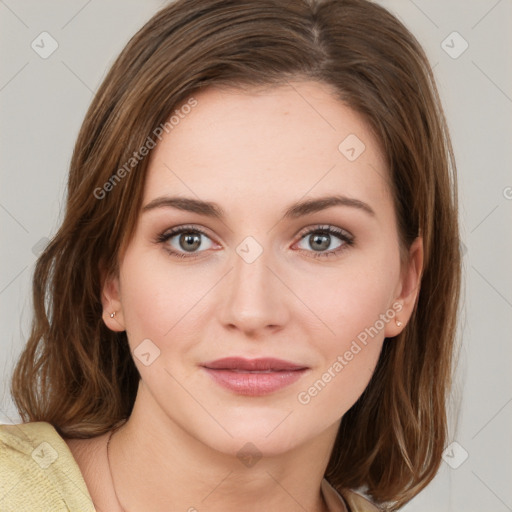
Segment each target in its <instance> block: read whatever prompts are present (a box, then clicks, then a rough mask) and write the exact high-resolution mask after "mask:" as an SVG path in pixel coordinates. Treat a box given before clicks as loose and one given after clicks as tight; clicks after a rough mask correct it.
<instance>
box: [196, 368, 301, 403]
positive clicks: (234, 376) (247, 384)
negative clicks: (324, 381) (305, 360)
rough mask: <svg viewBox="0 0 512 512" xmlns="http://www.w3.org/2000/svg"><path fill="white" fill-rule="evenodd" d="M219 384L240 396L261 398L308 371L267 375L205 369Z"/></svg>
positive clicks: (278, 372)
mask: <svg viewBox="0 0 512 512" xmlns="http://www.w3.org/2000/svg"><path fill="white" fill-rule="evenodd" d="M203 369H204V370H206V373H208V374H209V375H210V376H211V377H212V378H213V379H214V380H215V381H216V382H217V383H218V384H220V385H221V386H223V387H225V388H227V389H229V390H230V391H234V392H235V393H237V394H239V395H247V396H261V395H267V394H269V393H274V392H275V391H279V390H280V389H283V388H285V387H286V386H289V385H290V384H293V383H294V382H296V381H297V380H299V379H300V378H301V377H302V376H303V375H304V373H306V371H307V369H305V368H304V369H302V370H286V371H275V372H266V373H255V372H241V371H234V370H214V369H212V368H204V367H203Z"/></svg>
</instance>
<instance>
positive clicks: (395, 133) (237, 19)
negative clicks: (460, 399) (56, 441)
mask: <svg viewBox="0 0 512 512" xmlns="http://www.w3.org/2000/svg"><path fill="white" fill-rule="evenodd" d="M303 79H304V80H314V81H318V82H321V83H326V84H329V85H331V86H334V89H335V90H336V94H337V97H338V99H339V100H340V101H342V102H344V103H345V104H346V105H348V106H350V107H351V108H352V109H354V110H355V111H356V112H358V113H359V114H360V115H361V116H362V117H363V118H364V119H365V120H366V121H367V122H368V123H369V125H370V127H371V128H372V130H373V131H374V133H375V134H376V136H377V138H378V140H379V142H380V144H381V147H382V149H383V151H384V153H385V157H386V159H387V165H388V168H389V173H390V177H391V182H392V185H391V186H392V191H393V194H394V201H395V209H396V215H397V219H398V226H399V233H400V238H401V245H402V249H403V248H408V247H410V245H411V243H412V241H413V240H414V239H415V238H416V237H417V236H418V235H419V234H421V236H422V237H423V243H424V267H423V274H422V279H421V289H420V292H419V296H418V299H417V302H416V306H415V309H414V312H413V315H412V317H411V319H410V322H409V323H408V325H407V327H406V328H405V329H404V330H403V331H402V333H401V334H400V335H399V336H397V337H396V338H394V339H393V340H392V342H389V341H387V342H386V343H384V346H383V349H382V353H381V355H380V359H379V361H378V365H377V368H376V370H375V372H374V375H373V377H372V379H371V381H370V383H369V385H368V387H367V389H366V390H365V391H364V393H363V394H362V396H361V397H360V399H359V400H358V401H357V402H356V404H355V405H354V406H353V407H352V408H351V409H350V410H349V411H348V412H347V413H346V414H345V415H344V417H343V419H342V421H341V425H340V429H339V433H338V437H337V439H336V442H335V445H334V449H333V453H332V456H331V459H330V461H329V464H328V467H327V470H326V474H325V476H326V478H327V479H328V480H329V481H330V483H331V484H332V485H333V486H334V487H335V488H337V489H338V490H339V491H340V492H341V491H342V490H343V489H347V488H352V489H362V490H365V492H366V493H367V494H368V496H370V497H371V498H372V499H373V500H374V501H375V503H378V504H381V505H384V506H386V508H387V509H388V510H396V509H397V508H399V507H400V506H402V505H404V504H405V503H407V501H409V500H410V499H411V498H412V497H413V496H415V495H416V494H417V493H418V492H419V491H420V490H421V489H423V488H424V487H425V486H426V485H427V484H428V483H429V482H430V481H431V480H432V478H433V477H434V476H435V474H436V472H437V470H438V468H439V465H440V462H441V454H442V450H443V448H444V444H445V440H446V435H447V413H446V400H447V395H448V392H449V390H450V384H451V375H452V368H453V363H454V360H455V358H454V354H455V351H454V348H455V346H456V344H455V340H456V324H457V315H458V302H459V293H460V292H459V288H460V279H461V277H460V276H461V269H460V265H461V263H460V254H459V237H458V223H457V183H456V175H455V162H454V157H453V151H452V146H451V142H450V137H449V133H448V130H447V125H446V121H445V117H444V114H443V110H442V106H441V103H440V99H439V96H438V92H437V89H436V85H435V80H434V77H433V74H432V70H431V67H430V65H429V63H428V60H427V58H426V56H425V54H424V51H423V50H422V48H421V46H420V44H419V43H418V42H417V40H416V39H415V38H414V36H413V35H412V34H411V33H410V32H409V31H408V30H407V29H406V28H405V27H404V26H403V25H402V24H401V23H400V22H399V21H398V20H397V19H396V18H395V17H394V16H393V15H391V14H390V13H389V12H388V11H387V10H385V9H384V8H382V7H380V6H378V5H376V4H374V3H372V2H369V1H366V0H326V1H320V0H319V1H315V0H293V1H278V0H178V1H176V2H173V3H171V4H169V5H168V6H166V7H165V8H163V9H162V10H161V11H159V12H158V13H157V14H156V15H155V16H154V17H153V18H151V19H150V20H149V21H148V22H147V23H146V24H145V25H144V27H143V28H142V29H141V30H139V32H137V33H136V34H135V35H134V36H133V37H132V39H131V40H130V41H129V43H128V44H127V46H126V47H125V48H124V50H123V51H122V52H121V54H120V55H119V57H118V58H117V60H116V61H115V62H114V64H113V66H112V67H111V69H110V71H109V73H108V75H107V76H106V78H105V80H104V81H103V83H102V84H101V86H100V87H99V89H98V91H97V93H96V95H95V97H94V99H93V101H92V104H91V106H90V108H89V110H88V112H87V114H86V116H85V119H84V122H83V125H82V127H81V130H80V133H79V135H78V139H77V142H76V146H75V148H74V152H73V156H72V160H71V164H70V170H69V179H68V184H67V202H66V211H65V217H64V220H63V222H62V225H61V227H60V229H59V230H58V232H57V233H56V235H55V236H54V237H53V238H52V240H51V241H50V243H49V245H48V246H47V247H46V249H45V250H44V252H43V253H42V254H41V255H40V257H39V258H38V261H37V264H36V267H35V271H34V277H33V303H34V318H33V323H32V329H31V334H30V337H29V339H28V342H27V344H26V347H25V349H24V351H23V353H22V355H21V358H20V360H19V362H18V363H17V366H16V368H15V371H14V374H13V379H12V394H13V398H14V401H15V404H16V406H17V408H18V410H19V413H20V416H21V418H22V420H23V421H48V422H50V423H51V424H52V425H54V426H55V428H56V429H57V430H58V432H59V433H60V434H61V435H63V436H66V437H74V438H88V437H94V436H97V435H100V434H102V433H105V432H106V431H108V430H109V429H111V428H112V426H113V425H115V424H116V423H117V422H119V421H121V420H123V419H126V418H127V417H128V416H129V415H130V413H131V410H132V407H133V404H134V400H135V395H136V391H137V387H138V382H139V374H138V372H137V369H136V367H135V365H134V363H133V360H132V356H131V354H130V351H129V346H128V342H127V338H126V333H125V332H121V333H118V332H113V331H110V330H109V329H108V328H107V327H106V326H105V324H104V322H103V320H102V303H101V290H102V283H103V276H104V272H105V273H107V274H112V275H115V274H116V273H117V272H118V270H119V266H118V264H119V261H120V260H121V258H122V255H123V251H124V249H125V248H126V246H127V245H128V243H129V241H130V239H131V236H132V234H133V232H134V227H135V224H136V222H137V219H138V214H139V210H140V207H141V201H142V193H143V187H144V183H145V176H146V171H147V165H148V160H149V159H148V158H145V159H141V161H140V162H138V163H137V164H136V165H135V167H134V168H133V169H132V170H131V172H129V173H127V175H126V176H125V177H124V178H123V180H122V182H120V183H117V184H116V185H115V186H113V187H112V189H111V190H110V191H109V193H108V194H106V197H104V198H103V199H98V198H97V197H96V196H97V195H98V194H97V193H96V194H95V190H98V188H101V187H103V186H104V184H105V183H106V182H108V181H109V180H110V179H111V178H112V176H113V175H114V174H115V173H116V172H117V170H118V169H119V168H121V166H123V164H125V163H126V162H128V161H129V160H130V158H132V157H133V152H134V151H136V150H138V149H139V148H141V147H142V146H143V145H144V143H145V141H146V140H147V137H148V136H150V135H151V134H152V133H153V131H154V130H155V129H157V128H158V127H159V126H160V125H162V124H163V123H165V122H166V121H167V120H168V119H169V116H170V115H171V114H172V113H173V111H174V110H175V109H176V108H177V106H178V105H180V104H182V103H183V102H185V101H186V100H187V98H190V97H191V95H193V94H194V92H195V91H196V92H197V91H199V90H201V89H202V88H204V87H207V86H209V85H213V84H215V85H217V86H223V85H225V86H228V87H238V88H244V87H249V88H250V87H254V86H269V87H272V86H276V85H282V84H286V83H288V82H289V81H292V80H303Z"/></svg>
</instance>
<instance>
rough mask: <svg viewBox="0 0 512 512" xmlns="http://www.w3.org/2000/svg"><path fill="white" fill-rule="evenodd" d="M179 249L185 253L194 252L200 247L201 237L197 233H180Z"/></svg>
mask: <svg viewBox="0 0 512 512" xmlns="http://www.w3.org/2000/svg"><path fill="white" fill-rule="evenodd" d="M179 242H180V247H181V248H182V249H183V250H185V251H194V250H195V249H197V248H198V247H199V246H200V245H201V235H200V234H198V233H182V234H181V235H180V239H179Z"/></svg>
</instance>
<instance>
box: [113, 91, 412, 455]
mask: <svg viewBox="0 0 512 512" xmlns="http://www.w3.org/2000/svg"><path fill="white" fill-rule="evenodd" d="M194 97H195V99H196V100H197V105H196V106H195V107H194V108H193V109H191V111H190V112H189V113H188V114H187V115H186V116H183V118H182V119H180V121H179V124H177V125H174V128H173V129H172V130H171V131H170V132H169V133H167V134H165V135H164V137H163V139H162V141H161V142H160V143H159V144H158V145H157V147H156V148H155V149H153V151H152V153H151V156H150V162H149V169H148V175H147V179H146V184H145V192H144V200H143V208H142V210H141V212H140V216H139V221H138V225H137V228H136V231H135V234H134V236H133V238H132V239H131V242H130V244H129V245H128V248H127V250H126V252H125V254H124V255H123V257H122V260H121V262H120V273H119V276H118V277H115V278H111V279H109V280H108V281H107V283H106V284H105V287H104V292H105V315H104V316H105V321H106V322H107V323H108V325H109V327H111V328H112V329H114V330H123V329H126V331H127V334H128V339H129V343H130V347H131V350H132V351H133V354H134V361H135V363H136V365H137V367H138V370H139V372H140V375H141V379H142V382H141V388H140V389H139V395H138V397H137V400H138V401H143V402H144V403H145V405H146V408H147V411H150V413H149V414H152V415H154V417H155V418H156V417H158V418H161V419H163V421H164V422H168V423H170V424H172V425H174V426H176V427H177V428H180V429H183V430H184V431H185V432H187V433H188V434H190V435H192V436H193V437H194V438H195V439H197V440H199V441H201V442H203V443H204V444H206V445H209V446H210V447H213V448H215V449H217V450H220V451H222V452H226V453H235V452H236V451H237V450H239V449H240V447H241V446H243V445H244V444H245V443H246V442H251V443H253V444H254V445H255V446H256V447H257V448H258V449H259V450H260V451H261V452H262V453H267V454H277V453H280V452H283V451H285V450H289V449H292V448H294V447H296V446H299V445H300V444H301V443H305V442H312V441H314V440H315V439H316V438H319V437H320V436H322V434H324V433H325V432H334V431H335V430H336V428H337V426H338V424H339V421H340V419H341V418H342V416H343V414H344V413H345V412H346V411H347V410H348V409H349V408H350V407H351V406H352V405H353V404H354V403H355V401H356V400H357V399H358V398H359V396H360V395H361V393H362V392H363V390H364V389H365V387H366V386H367V384H368V382H369V380H370V377H371V376H372V373H373V371H374V369H375V366H376V364H377V361H378V357H379V354H380V351H381V348H382V345H383V343H384V341H385V337H392V336H395V335H397V334H398V333H399V331H400V330H401V329H403V325H405V323H406V321H407V319H408V317H409V315H410V312H411V309H412V307H413V303H414V298H415V295H414V294H413V293H411V289H412V288H414V276H415V275H416V274H417V272H416V271H415V267H414V265H413V263H414V264H416V266H417V265H418V263H421V262H420V261H419V260H418V257H417V254H413V256H412V259H411V261H412V262H413V263H411V264H410V266H407V267H406V268H404V266H403V265H401V263H400V252H399V242H398V232H397V224H396V219H395V212H394V207H393V200H392V196H391V188H390V184H389V181H388V170H387V169H386V167H385V163H384V158H383V155H382V153H381V151H380V149H379V145H378V143H377V141H376V139H375V138H374V137H373V135H372V133H371V131H370V130H369V128H368V126H366V124H365V122H364V121H363V119H362V118H361V117H360V116H359V115H358V114H356V113H355V112H353V111H352V110H351V109H350V108H348V107H347V106H345V105H344V104H343V103H341V102H340V101H339V100H337V99H335V97H334V95H333V91H332V90H331V89H329V87H328V86H327V85H324V84H319V83H315V82H296V83H294V84H292V86H282V87H276V88H273V89H269V90H265V91H261V90H260V91H257V90H251V91H250V92H247V91H243V92H242V91H240V90H238V91H235V90H229V91H228V90H226V89H225V90H220V89H213V88H210V89H207V90H204V91H202V92H201V93H200V94H197V95H195V96H194ZM205 203H207V204H205ZM416 253H418V251H416ZM112 310H117V315H116V318H115V321H114V320H112V319H110V318H109V316H108V313H109V312H111V311H112ZM396 319H398V320H399V321H401V322H402V323H403V325H402V327H398V325H397V323H396V321H395V320H396ZM386 342H387V343H392V342H393V340H387V341H386ZM225 358H237V359H229V360H227V361H226V360H224V361H222V360H223V359H225ZM262 359H263V360H262ZM268 359H271V360H268ZM219 360H220V361H219ZM276 360H278V361H276ZM148 421H150V420H149V419H148Z"/></svg>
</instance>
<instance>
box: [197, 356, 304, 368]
mask: <svg viewBox="0 0 512 512" xmlns="http://www.w3.org/2000/svg"><path fill="white" fill-rule="evenodd" d="M201 366H204V367H205V368H210V369H212V370H245V371H284V370H288V371H291V370H304V369H306V368H307V366H304V365H300V364H295V363H292V362H290V361H284V360H283V359H275V358H273V357H262V358H258V359H245V358H243V357H224V358H222V359H216V360H215V361H209V362H206V363H202V364H201Z"/></svg>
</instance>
